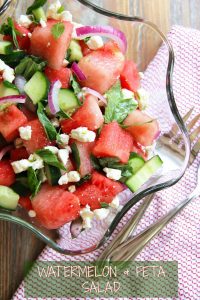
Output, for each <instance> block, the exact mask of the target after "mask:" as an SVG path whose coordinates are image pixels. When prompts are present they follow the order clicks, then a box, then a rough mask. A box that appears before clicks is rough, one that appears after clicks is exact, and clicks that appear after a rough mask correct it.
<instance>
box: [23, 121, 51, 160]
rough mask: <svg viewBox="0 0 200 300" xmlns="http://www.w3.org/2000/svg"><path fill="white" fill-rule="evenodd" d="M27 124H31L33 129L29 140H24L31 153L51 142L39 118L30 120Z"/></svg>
mask: <svg viewBox="0 0 200 300" xmlns="http://www.w3.org/2000/svg"><path fill="white" fill-rule="evenodd" d="M27 126H31V129H32V133H31V139H30V140H28V141H25V140H23V143H24V147H25V148H26V150H27V152H28V153H29V154H31V153H33V152H35V151H36V150H38V149H42V148H44V147H45V146H47V145H49V144H50V141H49V140H48V138H47V135H46V133H45V131H44V128H43V126H42V124H41V123H40V121H39V120H38V119H36V120H33V121H30V122H28V123H27Z"/></svg>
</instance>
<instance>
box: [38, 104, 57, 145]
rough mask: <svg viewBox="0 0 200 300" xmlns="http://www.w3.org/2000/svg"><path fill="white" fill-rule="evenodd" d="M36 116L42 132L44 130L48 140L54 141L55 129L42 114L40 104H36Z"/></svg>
mask: <svg viewBox="0 0 200 300" xmlns="http://www.w3.org/2000/svg"><path fill="white" fill-rule="evenodd" d="M37 115H38V118H39V120H40V122H41V124H42V126H43V127H44V130H45V132H46V134H47V136H48V138H49V140H50V141H55V140H56V137H57V131H56V129H55V127H54V126H53V125H52V123H51V122H50V121H49V119H48V118H47V116H46V114H45V112H44V106H43V105H42V103H40V102H39V103H38V109H37Z"/></svg>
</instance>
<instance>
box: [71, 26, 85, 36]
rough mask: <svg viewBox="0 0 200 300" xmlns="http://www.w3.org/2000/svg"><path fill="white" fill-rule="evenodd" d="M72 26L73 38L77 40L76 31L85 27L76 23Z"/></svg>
mask: <svg viewBox="0 0 200 300" xmlns="http://www.w3.org/2000/svg"><path fill="white" fill-rule="evenodd" d="M72 25H73V32H72V38H73V39H77V34H76V29H77V28H80V27H83V25H82V24H79V23H75V22H72Z"/></svg>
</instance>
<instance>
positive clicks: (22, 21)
mask: <svg viewBox="0 0 200 300" xmlns="http://www.w3.org/2000/svg"><path fill="white" fill-rule="evenodd" d="M18 24H19V25H21V26H23V27H26V28H28V27H29V26H30V25H31V24H32V20H31V18H30V17H29V16H26V15H21V16H20V17H19V19H18Z"/></svg>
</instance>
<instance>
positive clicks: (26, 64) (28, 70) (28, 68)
mask: <svg viewBox="0 0 200 300" xmlns="http://www.w3.org/2000/svg"><path fill="white" fill-rule="evenodd" d="M46 65H47V62H46V61H43V60H42V59H41V58H39V57H36V56H33V55H31V56H27V57H25V58H24V59H22V60H21V61H20V63H19V65H18V66H17V67H16V68H15V73H16V75H22V76H23V77H24V78H25V79H26V80H29V79H31V77H32V76H33V75H34V74H35V73H36V72H37V71H43V70H44V68H45V66H46Z"/></svg>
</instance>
